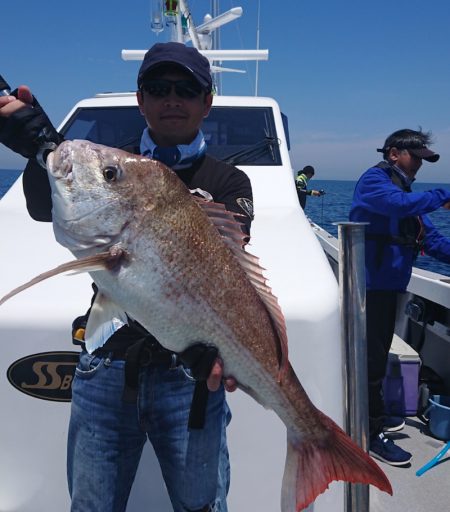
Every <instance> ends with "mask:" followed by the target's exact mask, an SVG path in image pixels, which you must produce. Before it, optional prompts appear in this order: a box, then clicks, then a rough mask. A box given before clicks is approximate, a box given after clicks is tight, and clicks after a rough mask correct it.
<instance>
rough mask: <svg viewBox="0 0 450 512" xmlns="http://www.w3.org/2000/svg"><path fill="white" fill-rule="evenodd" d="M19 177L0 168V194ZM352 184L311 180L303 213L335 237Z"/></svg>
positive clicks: (444, 225)
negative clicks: (313, 194)
mask: <svg viewBox="0 0 450 512" xmlns="http://www.w3.org/2000/svg"><path fill="white" fill-rule="evenodd" d="M19 176H20V172H19V171H16V170H4V169H0V197H2V196H3V195H4V194H5V193H6V192H7V190H8V189H9V188H10V187H11V185H12V184H13V183H14V182H15V181H16V180H17V178H18V177H19ZM355 184H356V182H355V181H337V180H336V181H335V180H316V179H314V180H312V181H311V182H310V188H314V189H323V190H325V195H323V196H321V197H308V199H307V201H306V210H305V211H306V214H307V215H308V217H309V218H310V219H311V220H312V221H313V222H315V223H317V224H319V225H320V226H322V227H323V228H324V229H326V230H327V231H329V232H330V233H331V234H332V235H334V236H336V237H337V226H335V225H334V224H333V223H334V222H340V221H347V220H348V213H349V210H350V205H351V203H352V196H353V189H354V188H355ZM432 188H450V185H449V184H439V183H415V184H414V185H413V189H414V190H415V191H420V190H430V189H432ZM429 216H430V218H431V220H432V222H433V224H434V225H435V226H436V227H437V228H438V229H439V231H440V232H441V233H442V234H443V235H445V236H447V237H448V238H450V210H444V209H443V208H440V209H439V210H437V211H435V212H432V213H431V214H430V215H429ZM416 267H419V268H422V269H425V270H431V271H433V272H438V273H439V274H443V275H445V276H449V277H450V264H447V263H442V262H440V261H437V260H435V259H434V258H431V257H430V256H426V255H424V256H422V255H420V256H419V257H418V258H417V261H416Z"/></svg>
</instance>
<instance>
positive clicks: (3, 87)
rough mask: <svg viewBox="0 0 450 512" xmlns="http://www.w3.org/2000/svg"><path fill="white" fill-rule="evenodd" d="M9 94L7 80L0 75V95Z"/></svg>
mask: <svg viewBox="0 0 450 512" xmlns="http://www.w3.org/2000/svg"><path fill="white" fill-rule="evenodd" d="M10 94H11V87H10V86H9V84H8V82H7V81H6V80H5V79H4V78H3V77H2V75H0V96H9V95H10Z"/></svg>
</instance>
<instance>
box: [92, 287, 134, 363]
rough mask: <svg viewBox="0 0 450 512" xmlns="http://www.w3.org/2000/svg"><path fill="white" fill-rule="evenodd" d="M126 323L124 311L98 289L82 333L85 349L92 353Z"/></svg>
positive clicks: (126, 318)
mask: <svg viewBox="0 0 450 512" xmlns="http://www.w3.org/2000/svg"><path fill="white" fill-rule="evenodd" d="M127 323H128V317H127V315H126V313H125V311H124V310H123V309H122V308H121V307H119V306H118V305H117V304H116V303H115V302H113V301H112V300H110V299H109V298H108V297H107V296H106V295H104V294H103V293H101V292H100V291H99V292H97V294H96V296H95V300H94V303H93V304H92V306H91V311H90V313H89V318H88V322H87V325H86V332H85V335H84V342H85V344H86V350H87V351H88V352H89V354H92V352H94V350H96V349H97V348H100V347H102V346H103V345H104V344H105V342H106V340H108V339H109V338H110V337H111V336H112V335H113V334H114V333H115V332H116V331H117V330H119V329H120V328H121V327H123V326H124V325H125V324H127Z"/></svg>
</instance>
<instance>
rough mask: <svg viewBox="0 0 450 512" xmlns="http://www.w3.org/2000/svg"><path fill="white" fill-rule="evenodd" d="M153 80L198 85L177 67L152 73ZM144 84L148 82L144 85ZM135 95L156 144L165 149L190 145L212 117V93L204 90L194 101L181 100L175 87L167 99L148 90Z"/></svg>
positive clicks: (192, 99)
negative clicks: (201, 127) (210, 112)
mask: <svg viewBox="0 0 450 512" xmlns="http://www.w3.org/2000/svg"><path fill="white" fill-rule="evenodd" d="M151 78H152V79H163V80H170V81H179V80H183V81H184V80H187V81H191V82H195V79H194V78H193V77H192V76H191V75H190V74H189V73H184V72H183V71H182V70H179V69H176V68H174V69H173V70H170V69H166V70H164V71H162V72H161V74H158V75H156V74H152V75H151ZM145 82H146V80H144V85H145ZM136 95H137V100H138V104H139V109H140V111H141V113H142V115H143V116H144V117H145V120H146V121H147V125H148V127H149V130H150V135H151V137H152V139H153V141H154V142H155V143H156V144H158V145H159V146H164V147H167V146H176V145H177V144H190V143H191V142H192V141H193V140H194V139H195V137H196V136H197V133H198V130H199V129H200V126H201V124H202V121H203V118H205V117H206V116H207V115H208V114H209V111H210V110H211V104H212V95H211V94H205V92H204V91H202V92H201V93H200V94H199V95H198V96H195V97H194V98H189V97H188V98H186V97H180V96H179V95H178V94H177V93H176V90H175V87H174V86H172V87H171V89H170V92H169V94H167V95H166V96H158V95H155V94H149V92H147V91H146V90H145V87H144V88H143V89H142V90H141V91H138V92H137V93H136Z"/></svg>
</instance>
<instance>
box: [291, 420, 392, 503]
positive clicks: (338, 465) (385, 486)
mask: <svg viewBox="0 0 450 512" xmlns="http://www.w3.org/2000/svg"><path fill="white" fill-rule="evenodd" d="M323 416H324V415H323ZM324 418H325V419H326V420H327V427H328V428H327V430H328V429H330V427H331V429H330V430H328V432H329V435H328V436H327V437H326V438H325V439H313V440H308V439H305V438H303V439H298V438H297V437H298V436H296V435H295V434H294V433H293V432H289V431H288V440H287V454H286V466H285V469H284V476H283V487H282V492H281V510H282V512H292V511H297V512H300V511H301V510H303V509H305V508H306V507H307V506H308V505H309V504H310V503H312V502H313V501H314V500H315V499H316V497H317V496H318V495H319V494H321V493H322V492H324V491H325V490H326V489H327V488H328V485H329V484H330V483H331V482H332V481H333V480H344V481H346V482H352V483H362V484H372V485H375V486H376V487H378V488H379V489H381V490H382V491H385V492H388V493H389V494H392V487H391V484H390V483H389V480H388V479H387V477H386V475H385V474H384V473H383V471H382V470H381V469H380V467H379V466H378V465H377V464H376V463H375V462H374V461H373V460H372V459H371V457H370V456H369V455H368V454H367V453H366V452H365V451H364V450H362V449H361V448H360V447H359V446H358V445H357V444H356V443H354V442H353V441H352V440H351V439H350V437H349V436H348V435H347V434H346V433H345V432H344V431H343V430H342V429H340V428H339V427H338V426H337V425H336V424H335V423H334V422H333V421H332V420H330V418H328V417H326V416H324Z"/></svg>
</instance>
